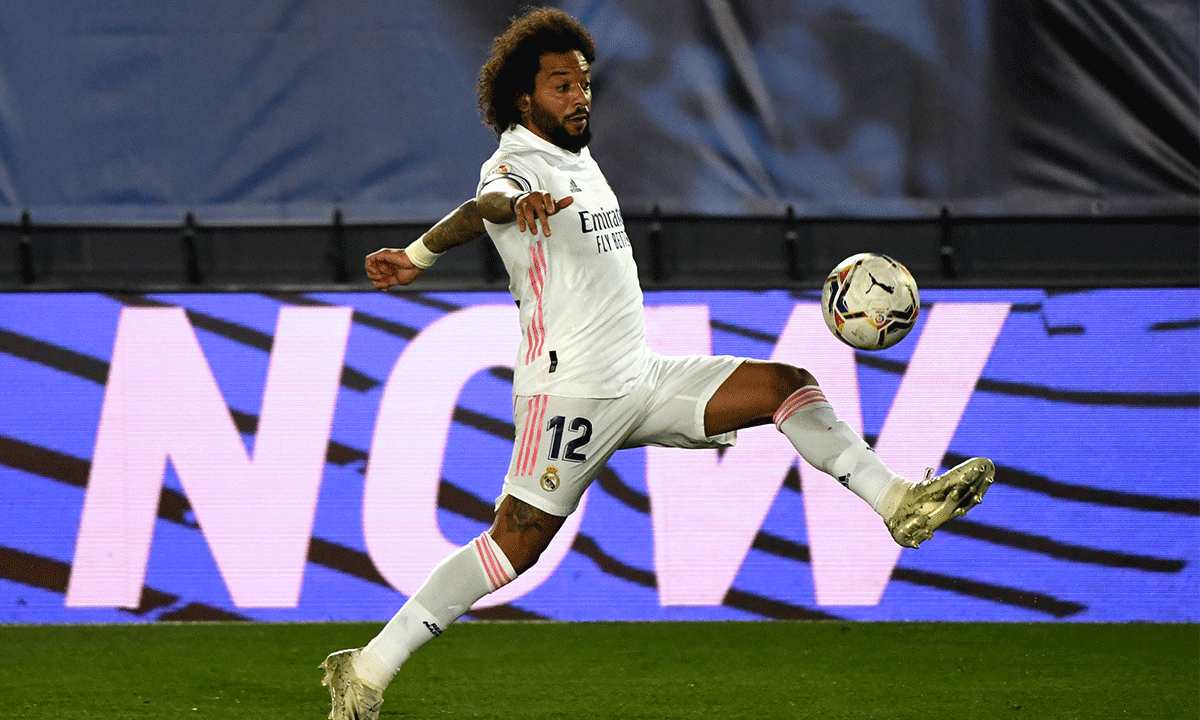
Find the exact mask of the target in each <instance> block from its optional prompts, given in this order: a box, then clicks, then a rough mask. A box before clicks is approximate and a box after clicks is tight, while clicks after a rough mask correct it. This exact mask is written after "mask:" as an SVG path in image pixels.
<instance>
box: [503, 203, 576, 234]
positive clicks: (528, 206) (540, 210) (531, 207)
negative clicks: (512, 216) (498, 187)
mask: <svg viewBox="0 0 1200 720" xmlns="http://www.w3.org/2000/svg"><path fill="white" fill-rule="evenodd" d="M573 202H575V198H574V197H572V196H571V195H567V196H566V197H564V198H562V199H561V200H555V199H554V197H553V196H551V195H550V193H548V192H530V193H525V194H524V195H521V196H519V197H518V198H517V202H516V203H515V204H514V205H513V212H515V213H516V214H517V228H518V229H520V231H521V232H525V231H526V230H528V231H529V232H531V233H533V234H534V235H537V234H538V227H539V226H540V227H541V230H542V234H543V235H545V236H546V237H550V216H551V215H554V214H556V213H557V212H558V211H559V210H562V209H563V208H565V207H567V206H568V205H570V204H571V203H573Z"/></svg>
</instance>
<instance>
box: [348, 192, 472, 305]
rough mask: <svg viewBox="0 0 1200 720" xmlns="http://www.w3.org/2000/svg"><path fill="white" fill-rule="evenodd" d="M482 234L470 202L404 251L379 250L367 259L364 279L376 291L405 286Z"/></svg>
mask: <svg viewBox="0 0 1200 720" xmlns="http://www.w3.org/2000/svg"><path fill="white" fill-rule="evenodd" d="M483 233H484V228H483V218H482V217H481V216H480V214H479V209H478V205H477V202H476V200H475V198H471V199H470V200H468V201H466V202H465V203H463V204H462V205H459V206H458V207H457V208H455V209H454V210H453V211H452V212H451V213H450V214H449V215H447V216H446V217H444V218H442V219H441V220H439V221H438V222H437V224H436V225H434V226H433V227H431V228H429V230H427V231H426V232H425V234H424V235H422V236H421V237H420V238H418V239H417V241H416V242H414V243H413V244H412V245H409V246H408V247H407V248H382V249H380V250H376V251H375V252H373V253H371V254H370V255H368V256H367V261H366V268H367V278H368V279H370V281H371V284H373V285H374V286H375V287H376V288H378V289H380V290H387V289H388V288H390V287H392V286H395V285H408V284H409V283H411V282H412V281H413V280H416V279H417V278H418V277H420V275H421V273H422V272H423V271H424V270H425V268H427V267H429V265H431V264H432V263H433V260H434V259H436V257H437V256H438V255H440V254H442V253H444V252H446V251H447V250H449V249H450V248H452V247H454V246H455V245H462V244H463V243H466V242H470V241H471V240H474V239H475V238H477V237H479V236H480V235H482V234H483ZM410 253H411V254H412V255H413V256H414V257H415V258H416V262H414V258H413V257H410Z"/></svg>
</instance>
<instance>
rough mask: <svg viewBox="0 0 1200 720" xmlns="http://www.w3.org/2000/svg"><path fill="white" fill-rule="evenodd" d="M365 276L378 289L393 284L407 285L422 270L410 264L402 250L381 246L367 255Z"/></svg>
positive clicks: (384, 288)
mask: <svg viewBox="0 0 1200 720" xmlns="http://www.w3.org/2000/svg"><path fill="white" fill-rule="evenodd" d="M366 267H367V277H368V278H369V279H370V280H371V284H373V285H374V286H375V287H376V288H377V289H379V290H387V289H388V288H390V287H393V286H395V285H407V284H409V283H410V282H412V281H413V280H416V279H417V277H418V276H420V274H421V272H422V270H421V268H419V267H417V266H416V265H413V264H412V260H409V259H408V255H406V254H405V252H404V250H402V249H399V248H383V249H381V250H376V251H375V252H373V253H371V254H370V255H368V256H367V262H366Z"/></svg>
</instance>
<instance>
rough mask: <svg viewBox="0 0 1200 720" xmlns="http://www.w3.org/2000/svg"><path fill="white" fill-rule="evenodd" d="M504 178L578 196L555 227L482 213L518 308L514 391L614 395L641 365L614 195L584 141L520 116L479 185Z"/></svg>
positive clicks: (627, 256)
mask: <svg viewBox="0 0 1200 720" xmlns="http://www.w3.org/2000/svg"><path fill="white" fill-rule="evenodd" d="M502 177H503V178H508V179H511V180H512V181H514V182H516V183H517V184H518V185H520V186H521V187H522V188H523V189H525V190H538V191H544V192H548V193H550V195H551V196H552V197H554V199H555V200H559V199H562V198H564V197H566V196H567V195H570V196H571V197H573V198H574V202H573V203H572V204H571V205H570V206H568V207H566V208H564V209H563V210H562V211H560V212H559V213H558V214H557V215H554V216H553V217H551V218H550V230H551V232H552V235H551V236H550V237H545V236H544V235H543V234H541V232H540V228H539V233H538V234H537V235H534V234H532V233H530V232H529V231H525V232H521V231H520V230H518V229H517V223H516V222H515V221H514V222H511V223H508V224H505V225H495V224H493V223H490V222H485V223H484V225H485V226H486V228H487V231H488V235H490V236H491V238H492V242H494V243H495V245H496V249H497V250H499V252H500V256H501V257H502V258H503V259H504V265H505V267H506V268H507V269H508V276H509V290H510V291H511V292H512V296H513V299H515V300H516V301H517V305H518V306H519V308H520V317H521V348H520V352H519V353H518V355H517V359H516V363H515V375H514V378H513V392H514V393H515V394H516V395H522V396H532V395H559V396H565V397H590V398H612V397H621V396H623V395H626V394H628V393H629V392H630V391H631V389H632V388H633V385H634V382H635V380H636V378H637V377H638V376H639V375H640V374H641V373H642V371H643V370H644V369H645V366H646V362H647V357H648V353H649V351H648V350H647V349H646V341H645V334H646V333H645V319H644V317H643V310H642V290H641V286H640V285H639V283H638V277H637V266H636V265H635V264H634V261H633V251H632V249H631V248H630V245H629V238H628V236H627V235H626V234H625V223H624V221H623V220H622V218H621V209H620V207H619V205H618V204H617V198H616V196H615V195H614V194H613V191H612V188H611V187H609V185H608V181H607V180H606V179H605V178H604V175H603V174H602V173H601V172H600V167H599V166H598V165H597V164H596V161H595V160H593V159H592V155H591V153H590V152H589V151H588V149H587V148H586V147H585V148H583V150H581V151H580V152H579V153H573V152H570V151H567V150H564V149H562V148H560V147H558V146H557V145H554V144H553V143H551V142H549V141H546V140H543V139H542V138H540V137H538V136H537V135H535V134H534V133H533V132H531V131H530V130H528V129H526V128H525V127H523V126H521V125H515V126H513V127H512V128H511V129H509V130H507V131H506V132H504V134H503V135H501V137H500V147H499V149H497V150H496V153H495V154H494V155H492V157H491V158H489V159H488V161H487V162H486V163H484V164H483V167H482V169H481V171H480V183H479V189H480V190H481V191H482V189H483V187H484V186H485V185H487V184H488V183H489V182H491V181H493V180H496V179H499V178H502Z"/></svg>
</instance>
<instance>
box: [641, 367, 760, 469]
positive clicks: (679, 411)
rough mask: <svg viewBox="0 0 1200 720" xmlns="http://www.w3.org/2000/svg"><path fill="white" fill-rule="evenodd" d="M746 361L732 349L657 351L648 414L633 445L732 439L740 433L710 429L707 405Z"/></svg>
mask: <svg viewBox="0 0 1200 720" xmlns="http://www.w3.org/2000/svg"><path fill="white" fill-rule="evenodd" d="M744 362H745V359H744V358H738V357H732V356H729V355H715V356H713V355H689V356H681V357H672V356H657V357H656V359H655V361H654V371H653V373H652V376H651V378H650V380H651V382H650V383H649V384H648V385H649V387H647V388H646V399H645V403H646V415H645V416H644V417H643V419H642V421H641V422H640V424H639V426H638V428H637V429H636V430H635V431H634V432H633V433H631V434H630V437H629V440H628V441H627V447H635V446H641V445H661V446H665V447H681V448H707V447H720V446H728V445H732V444H733V443H734V442H735V440H736V433H732V432H727V433H716V434H712V435H710V434H709V433H708V432H706V430H705V426H704V415H705V408H706V407H707V406H708V403H709V401H710V400H711V399H712V397H713V395H714V394H715V393H716V392H717V390H718V389H719V388H720V387H721V386H722V385H723V384H724V383H725V381H726V380H727V379H728V378H729V377H730V376H731V375H732V374H733V373H734V372H735V371H737V369H738V368H739V367H740V366H741V365H742V364H743V363H744Z"/></svg>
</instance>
